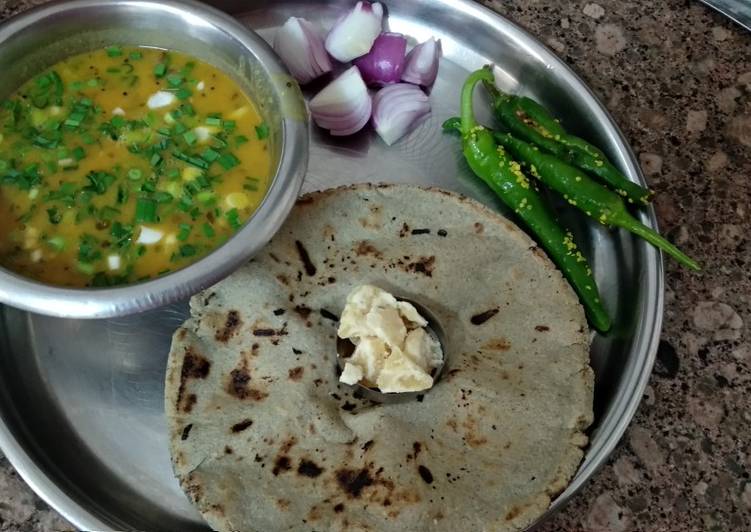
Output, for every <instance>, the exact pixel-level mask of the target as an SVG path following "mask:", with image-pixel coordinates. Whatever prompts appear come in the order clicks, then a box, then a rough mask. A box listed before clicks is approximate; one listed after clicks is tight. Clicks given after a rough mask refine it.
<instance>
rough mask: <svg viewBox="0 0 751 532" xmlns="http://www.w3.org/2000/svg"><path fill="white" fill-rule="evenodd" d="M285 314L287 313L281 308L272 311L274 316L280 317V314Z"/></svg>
mask: <svg viewBox="0 0 751 532" xmlns="http://www.w3.org/2000/svg"><path fill="white" fill-rule="evenodd" d="M285 312H287V311H286V310H284V309H283V308H278V309H276V310H275V311H274V316H281V315H282V314H284V313H285Z"/></svg>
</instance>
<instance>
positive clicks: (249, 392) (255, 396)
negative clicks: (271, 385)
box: [227, 367, 269, 401]
mask: <svg viewBox="0 0 751 532" xmlns="http://www.w3.org/2000/svg"><path fill="white" fill-rule="evenodd" d="M248 383H250V372H249V371H248V369H247V368H245V367H240V368H235V369H233V370H232V371H230V373H229V382H228V383H227V393H228V394H230V395H232V396H233V397H237V398H238V399H251V400H253V401H261V400H263V399H265V398H266V397H268V395H269V394H267V393H265V392H262V391H260V390H255V389H253V388H251V387H250V386H249V385H248Z"/></svg>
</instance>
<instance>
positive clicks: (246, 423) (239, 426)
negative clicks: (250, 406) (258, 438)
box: [230, 419, 253, 433]
mask: <svg viewBox="0 0 751 532" xmlns="http://www.w3.org/2000/svg"><path fill="white" fill-rule="evenodd" d="M252 424H253V420H252V419H243V420H242V421H240V422H239V423H235V424H234V425H232V427H231V428H230V430H231V431H232V432H235V433H237V432H242V431H244V430H245V429H247V428H248V427H250V426H251V425H252Z"/></svg>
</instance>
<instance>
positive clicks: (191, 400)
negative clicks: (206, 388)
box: [182, 393, 198, 414]
mask: <svg viewBox="0 0 751 532" xmlns="http://www.w3.org/2000/svg"><path fill="white" fill-rule="evenodd" d="M197 402H198V397H196V394H194V393H192V394H190V395H188V396H187V397H186V398H185V401H184V402H183V405H182V411H183V412H185V413H186V414H189V413H190V412H191V411H192V410H193V406H194V405H195V404H196V403H197Z"/></svg>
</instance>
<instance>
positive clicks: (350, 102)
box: [309, 66, 372, 136]
mask: <svg viewBox="0 0 751 532" xmlns="http://www.w3.org/2000/svg"><path fill="white" fill-rule="evenodd" d="M309 107H310V113H311V115H313V120H315V123H316V124H318V125H319V126H320V127H322V128H324V129H328V130H329V131H330V132H331V134H332V135H335V136H343V135H351V134H352V133H356V132H357V131H360V130H361V129H362V128H363V126H365V124H367V123H368V119H369V118H370V112H371V110H372V102H371V100H370V95H369V94H368V88H367V87H366V86H365V82H364V81H363V80H362V77H361V76H360V71H359V70H358V69H357V67H356V66H353V67H351V68H349V69H348V70H346V71H345V72H344V73H343V74H342V75H341V76H339V77H338V78H336V79H335V80H334V81H332V82H331V83H329V84H328V85H326V87H324V88H323V89H322V90H321V92H319V93H318V94H316V95H315V96H314V97H313V99H312V100H310V104H309Z"/></svg>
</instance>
